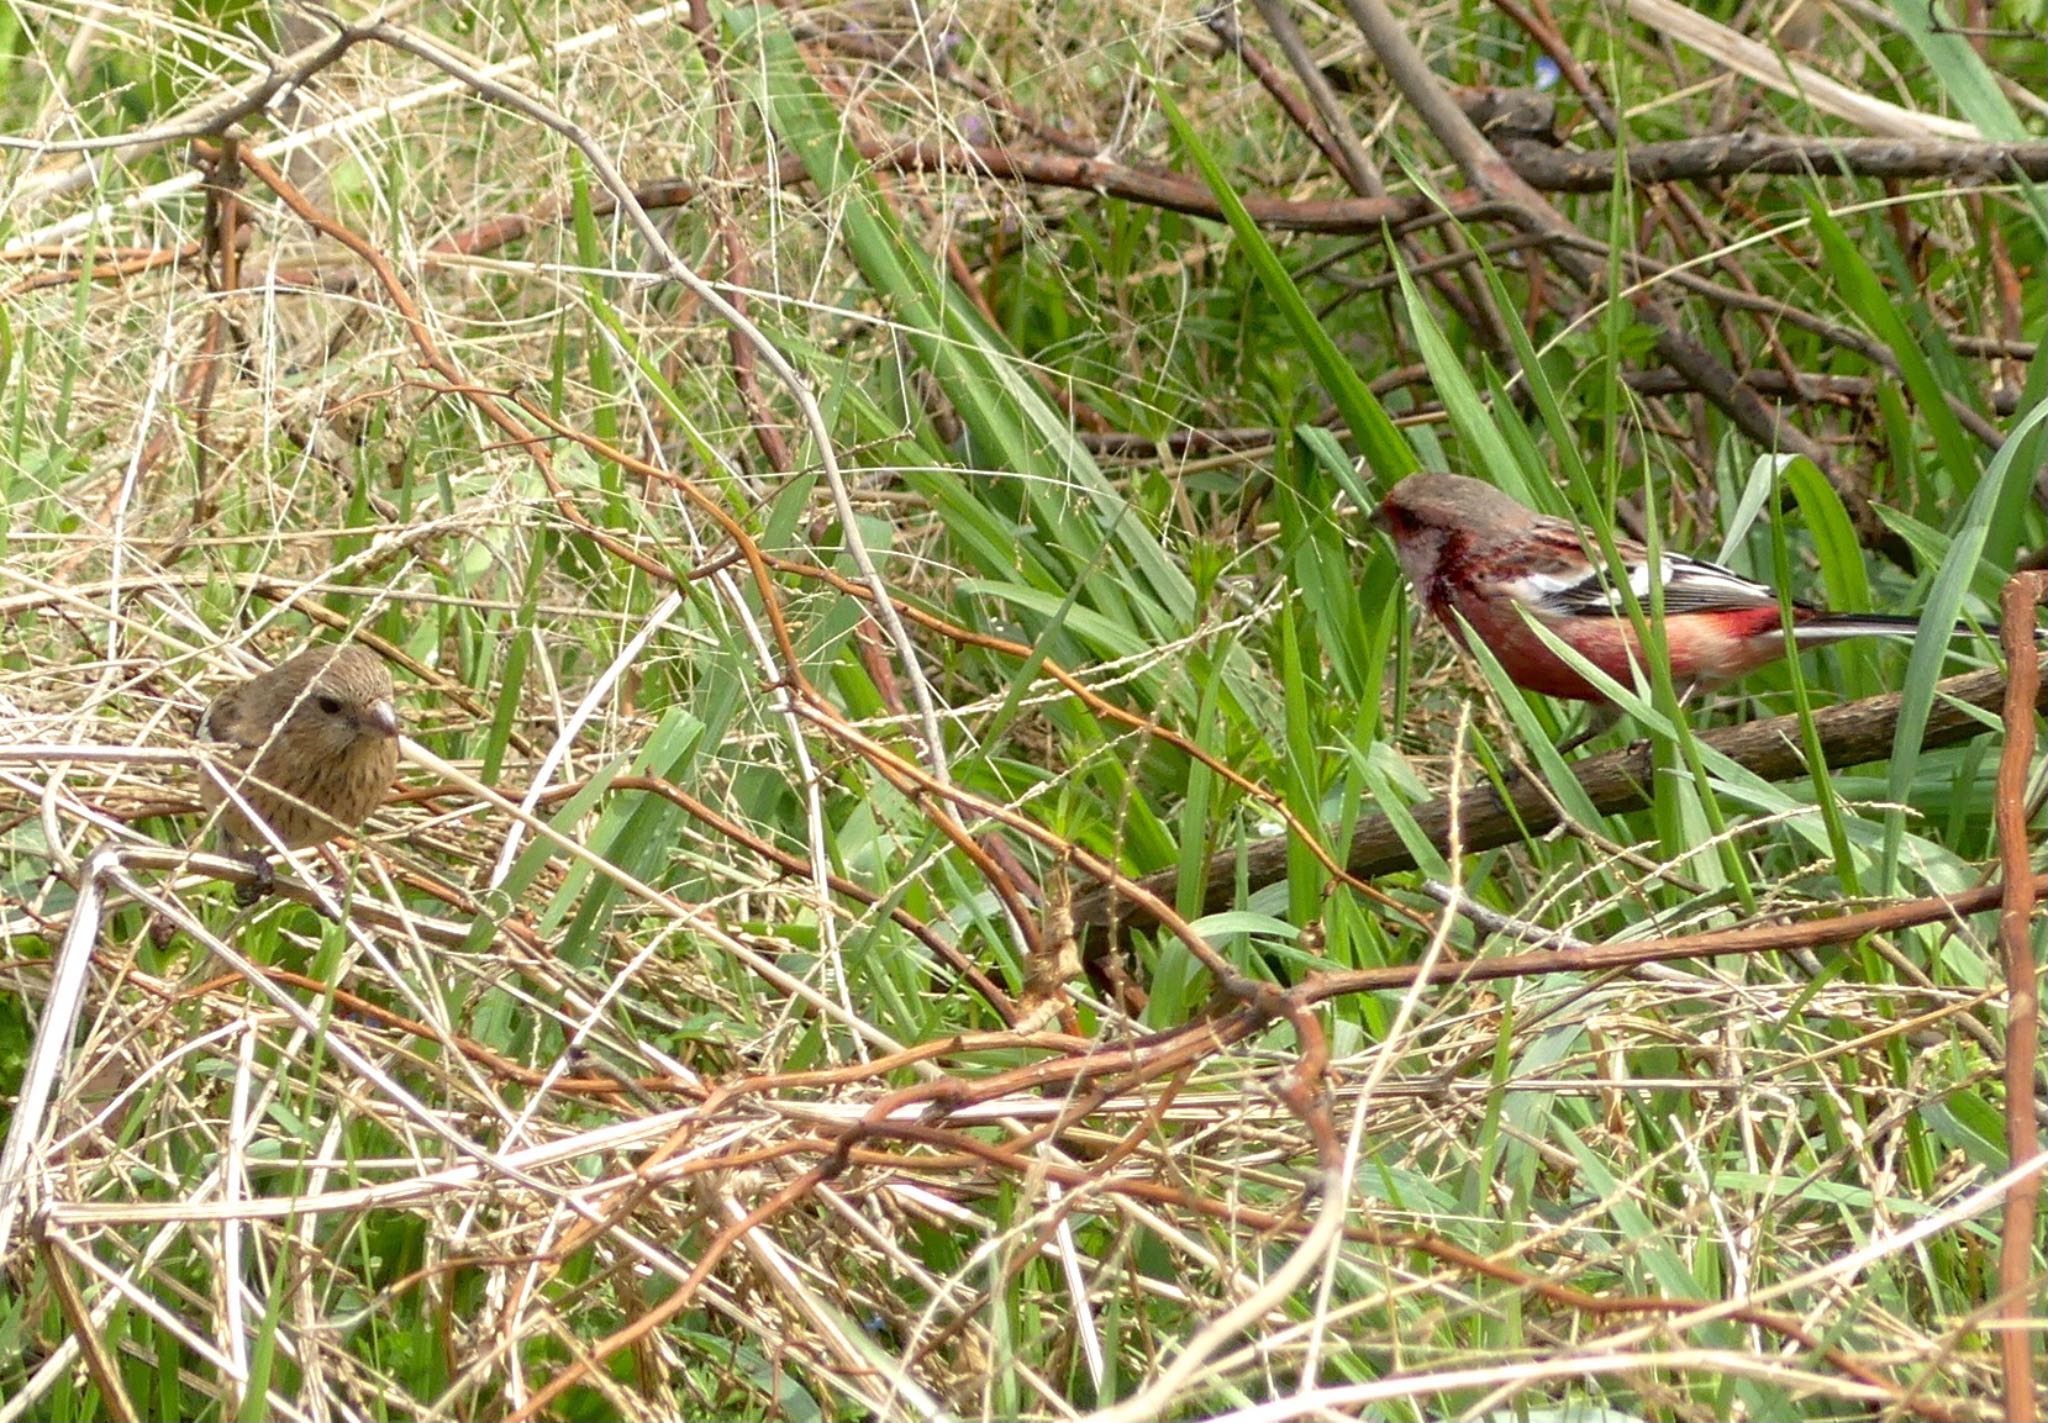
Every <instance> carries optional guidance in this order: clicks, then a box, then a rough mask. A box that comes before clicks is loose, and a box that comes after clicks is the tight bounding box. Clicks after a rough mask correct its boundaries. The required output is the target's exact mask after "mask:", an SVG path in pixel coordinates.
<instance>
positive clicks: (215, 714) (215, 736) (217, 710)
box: [195, 683, 262, 750]
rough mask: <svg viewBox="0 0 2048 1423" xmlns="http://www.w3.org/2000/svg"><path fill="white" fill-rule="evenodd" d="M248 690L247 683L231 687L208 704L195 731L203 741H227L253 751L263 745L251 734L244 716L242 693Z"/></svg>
mask: <svg viewBox="0 0 2048 1423" xmlns="http://www.w3.org/2000/svg"><path fill="white" fill-rule="evenodd" d="M247 689H248V684H247V683H244V684H243V685H242V686H239V687H230V688H228V689H227V690H226V691H225V692H222V693H221V694H220V695H219V696H217V697H215V698H214V699H213V700H212V701H210V702H208V703H207V704H206V710H205V711H203V712H201V713H200V714H199V725H198V727H197V729H196V731H195V734H196V735H197V736H198V738H199V739H200V740H201V741H226V742H231V743H232V744H234V745H236V746H244V747H248V748H250V749H252V750H253V749H254V748H255V747H257V746H259V745H261V744H262V738H260V737H255V736H251V735H250V734H249V733H250V727H249V724H248V721H249V719H248V718H247V717H246V716H244V715H243V714H242V693H243V692H244V691H246V690H247Z"/></svg>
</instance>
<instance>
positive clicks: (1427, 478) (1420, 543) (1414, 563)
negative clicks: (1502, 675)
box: [1373, 474, 1535, 596]
mask: <svg viewBox="0 0 2048 1423" xmlns="http://www.w3.org/2000/svg"><path fill="white" fill-rule="evenodd" d="M1534 517H1535V515H1534V514H1532V513H1531V512H1530V511H1529V510H1528V509H1526V508H1524V507H1523V506H1522V505H1520V504H1517V503H1516V502H1515V501H1514V500H1513V499H1510V498H1509V497H1508V496H1507V495H1505V494H1503V493H1501V492H1500V491H1499V490H1498V489H1495V488H1494V487H1493V486H1492V485H1490V484H1485V483H1482V482H1481V481H1479V480H1476V479H1467V478H1466V477H1465V476H1463V475H1461V474H1411V475H1409V476H1408V477H1407V478H1406V479H1404V480H1402V481H1401V482H1400V483H1399V484H1396V485H1395V486H1394V487H1393V488H1392V489H1390V490H1388V491H1387V497H1386V498H1384V499H1382V500H1381V501H1380V507H1379V508H1378V510H1376V511H1375V512H1374V514H1373V522H1374V523H1376V524H1378V525H1379V526H1380V527H1381V528H1383V529H1385V530H1386V531H1387V533H1388V535H1389V536H1390V537H1392V539H1393V541H1394V552H1395V553H1396V554H1397V555H1398V556H1399V557H1400V560H1401V571H1402V572H1403V573H1405V574H1407V575H1408V581H1409V582H1410V583H1413V584H1414V585H1415V587H1416V589H1417V591H1419V592H1422V593H1424V594H1425V596H1426V595H1427V594H1428V592H1429V590H1430V583H1431V580H1432V579H1433V577H1434V576H1435V572H1436V568H1437V564H1438V562H1439V561H1440V560H1441V559H1442V557H1443V554H1444V550H1445V549H1446V548H1447V547H1448V546H1449V545H1450V543H1451V541H1452V540H1453V539H1454V538H1456V539H1462V540H1466V541H1473V540H1481V541H1483V540H1488V539H1491V538H1495V537H1513V536H1515V535H1518V534H1520V533H1521V532H1522V531H1524V530H1525V529H1526V528H1527V527H1528V524H1529V521H1530V520H1531V519H1533V518H1534Z"/></svg>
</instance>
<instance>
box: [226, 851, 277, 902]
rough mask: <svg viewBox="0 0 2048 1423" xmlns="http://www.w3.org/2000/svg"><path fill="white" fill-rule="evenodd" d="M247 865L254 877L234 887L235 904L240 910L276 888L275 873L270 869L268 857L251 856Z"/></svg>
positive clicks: (260, 855) (261, 855)
mask: <svg viewBox="0 0 2048 1423" xmlns="http://www.w3.org/2000/svg"><path fill="white" fill-rule="evenodd" d="M248 863H249V868H250V869H251V870H252V871H254V872H255V875H256V877H255V878H254V879H252V880H248V881H246V882H244V883H242V884H238V885H236V886H235V904H236V906H237V907H239V908H242V909H247V908H248V907H249V906H250V905H252V904H254V903H256V901H258V900H259V899H262V898H263V897H264V896H265V895H267V894H269V893H270V891H271V890H273V889H275V888H276V887H277V871H276V870H274V869H272V868H271V865H270V857H269V856H268V855H263V854H252V855H250V856H249V861H248Z"/></svg>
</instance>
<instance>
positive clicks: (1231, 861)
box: [1074, 672, 2048, 931]
mask: <svg viewBox="0 0 2048 1423" xmlns="http://www.w3.org/2000/svg"><path fill="white" fill-rule="evenodd" d="M1940 693H1941V695H1940V696H1938V697H1937V698H1936V700H1935V703H1934V708H1933V710H1932V711H1931V712H1929V713H1928V717H1927V733H1926V736H1925V738H1924V739H1923V740H1922V742H1921V745H1922V746H1923V747H1924V748H1927V749H1933V748H1935V747H1941V746H1952V745H1954V744H1955V743H1957V742H1959V741H1967V740H1968V739H1969V738H1970V737H1972V736H1975V735H1977V734H1978V733H1979V732H1981V731H1982V730H1984V723H1983V722H1982V721H1981V720H1980V719H1979V718H1978V717H1976V716H1974V715H1972V714H1971V709H1973V708H1975V709H1982V710H1994V709H1996V708H1997V707H1998V706H1999V704H2000V700H2001V698H2002V697H2003V696H2004V695H2005V674H2004V673H2002V672H1973V673H1971V674H1970V675H1968V676H1966V677H1954V678H1951V679H1949V680H1948V681H1946V682H1944V683H1942V684H1941V687H1940ZM1900 700H1901V697H1900V695H1899V694H1898V693H1891V694H1888V695H1885V696H1881V697H1868V698H1865V699H1864V700H1863V701H1860V702H1847V703H1844V704H1843V705H1841V706H1836V707H1828V708H1826V709H1824V710H1822V711H1818V712H1815V713H1814V717H1813V720H1814V725H1815V730H1816V731H1817V732H1818V733H1819V737H1820V747H1821V754H1822V755H1823V756H1824V757H1825V758H1826V759H1827V763H1828V765H1829V766H1830V767H1831V768H1832V767H1842V766H1857V765H1862V764H1864V763H1865V762H1869V761H1876V760H1881V759H1883V758H1884V757H1886V756H1888V755H1889V754H1890V753H1891V744H1892V729H1893V727H1894V726H1895V725H1896V724H1897V722H1898V717H1899V703H1900ZM2035 700H2036V703H2037V704H2042V703H2044V702H2048V697H2044V696H2038V695H2037V697H2036V698H2035ZM1699 740H1700V743H1701V744H1702V745H1703V746H1708V747H1711V748H1713V749H1714V750H1716V751H1719V752H1721V753H1723V754H1724V755H1726V756H1727V757H1728V758H1729V759H1731V760H1734V761H1738V762H1740V763H1741V764H1742V765H1744V766H1747V767H1748V768H1749V769H1750V770H1751V771H1753V772H1755V773H1756V774H1757V775H1758V776H1760V777H1762V778H1763V779H1764V780H1767V781H1783V780H1790V779H1792V778H1793V777H1796V776H1803V775H1805V774H1807V765H1806V758H1805V756H1804V754H1803V753H1802V752H1801V751H1800V749H1799V718H1798V717H1797V716H1779V717H1772V718H1770V719H1768V720H1766V721H1753V722H1749V723H1747V724H1746V725H1743V726H1727V727H1719V728H1716V729H1715V730H1712V731H1708V732H1703V733H1701V734H1700V737H1699ZM1577 774H1578V780H1579V785H1580V786H1581V788H1583V789H1584V791H1585V793H1586V796H1587V798H1588V799H1589V800H1591V801H1592V803H1593V806H1594V808H1595V809H1596V810H1599V811H1600V812H1602V813H1603V814H1613V813H1616V812H1619V811H1626V810H1636V809H1639V808H1641V807H1642V806H1644V805H1646V804H1648V800H1649V797H1648V792H1647V790H1646V787H1648V786H1649V784H1650V782H1651V776H1652V772H1651V762H1650V748H1649V746H1648V745H1647V744H1639V745H1636V746H1630V747H1626V748H1624V749H1622V750H1619V751H1609V752H1607V753H1606V754H1604V755H1600V756H1593V757H1589V758H1587V759H1586V760H1584V761H1581V762H1580V763H1579V764H1578V767H1577ZM1509 793H1510V800H1503V799H1502V798H1501V795H1500V792H1499V791H1497V790H1495V789H1494V788H1493V787H1492V786H1485V787H1481V788H1479V789H1477V790H1472V791H1467V792H1466V793H1465V794H1464V795H1462V796H1460V797H1459V798H1458V800H1457V802H1456V803H1455V804H1453V803H1451V802H1448V801H1443V800H1437V801H1432V802H1430V803H1429V804H1427V805H1423V806H1420V807H1418V808H1417V809H1416V810H1415V811H1414V812H1413V815H1412V819H1413V820H1414V821H1415V823H1416V825H1417V826H1419V827H1420V828H1421V830H1422V833H1423V835H1424V836H1425V837H1426V838H1427V839H1428V840H1429V842H1430V843H1431V844H1432V845H1434V846H1436V847H1437V848H1438V849H1439V850H1443V851H1445V852H1447V853H1448V851H1449V848H1450V838H1451V837H1450V831H1451V826H1452V825H1453V824H1455V825H1456V826H1457V827H1458V848H1459V849H1460V850H1462V851H1463V852H1464V853H1466V854H1475V853H1477V852H1479V851H1481V850H1492V849H1496V848H1498V847H1500V846H1502V845H1511V844H1514V843H1515V842H1516V841H1518V840H1520V839H1521V838H1522V837H1523V836H1524V835H1525V834H1528V835H1539V834H1541V833H1542V832H1544V831H1545V830H1548V829H1550V828H1551V827H1552V826H1553V825H1556V824H1557V823H1558V820H1559V816H1558V812H1557V809H1556V807H1555V805H1554V804H1553V803H1552V800H1551V797H1550V794H1549V792H1548V791H1546V790H1545V789H1544V788H1543V787H1542V786H1540V785H1538V784H1537V783H1536V782H1535V781H1534V780H1532V779H1530V778H1528V777H1523V778H1520V779H1518V780H1516V781H1514V782H1512V783H1511V784H1510V786H1509ZM1240 863H1242V865H1243V868H1244V873H1245V876H1246V887H1247V888H1248V889H1254V890H1255V889H1259V888H1260V887H1262V886H1264V885H1269V884H1274V883H1276V882H1278V881H1279V880H1281V879H1284V878H1285V877H1286V874H1287V837H1285V836H1279V837H1275V838H1274V839H1270V840H1265V841H1261V842H1260V843H1259V844H1257V845H1254V846H1253V847H1252V848H1251V850H1250V851H1249V852H1248V853H1247V854H1245V855H1243V856H1242V858H1240V855H1239V852H1238V851H1237V850H1235V849H1232V850H1226V851H1224V852H1222V853H1220V854H1217V855H1214V856H1212V857H1210V860H1209V863H1208V865H1207V866H1206V867H1205V869H1204V870H1203V876H1202V879H1203V883H1202V912H1203V913H1213V912H1215V911H1217V910H1220V909H1227V908H1229V907H1230V905H1231V904H1232V903H1233V902H1234V901H1235V899H1236V896H1237V887H1238V872H1239V866H1240ZM1344 864H1345V868H1346V869H1348V870H1350V871H1351V873H1353V874H1355V875H1358V876H1360V877H1370V876H1374V875H1384V874H1392V873H1394V872H1396V871H1399V870H1406V869H1412V868H1414V865H1415V861H1414V858H1413V857H1412V856H1411V855H1410V854H1409V853H1408V850H1407V847H1406V845H1405V844H1404V843H1403V842H1402V840H1401V837H1400V835H1399V834H1397V833H1396V832H1395V830H1394V826H1393V823H1392V822H1391V821H1390V820H1388V819H1387V817H1385V816H1384V815H1374V816H1368V817H1366V818H1365V819H1364V820H1361V821H1360V822H1359V823H1358V826H1357V828H1356V829H1355V830H1354V831H1353V832H1352V836H1351V845H1350V848H1349V850H1348V851H1347V852H1346V854H1345V857H1344ZM1139 883H1140V884H1142V885H1144V887H1145V888H1146V889H1147V890H1149V891H1150V892H1151V893H1152V894H1154V895H1156V896H1158V897H1159V898H1160V899H1162V900H1165V901H1166V902H1168V903H1172V902H1173V901H1174V899H1175V896H1176V894H1177V892H1178V889H1179V872H1178V871H1176V870H1162V871H1160V872H1159V873H1157V874H1152V875H1147V876H1145V878H1143V879H1142V880H1140V881H1139ZM1112 914H1115V915H1116V916H1117V918H1118V919H1119V920H1120V921H1122V922H1126V923H1128V922H1134V921H1137V920H1138V918H1139V916H1137V915H1135V914H1133V913H1132V912H1131V910H1130V909H1129V908H1128V907H1117V906H1116V905H1115V903H1114V901H1113V899H1112V897H1111V896H1110V895H1108V894H1106V893H1104V892H1102V891H1100V890H1096V891H1092V892H1090V893H1089V894H1087V895H1084V896H1082V897H1081V898H1079V899H1077V900H1076V901H1075V902H1074V924H1075V925H1076V927H1077V929H1079V930H1083V931H1099V930H1100V929H1102V928H1103V927H1104V926H1105V925H1106V924H1108V923H1109V921H1110V917H1111V915H1112Z"/></svg>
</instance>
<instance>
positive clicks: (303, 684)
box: [199, 646, 398, 859]
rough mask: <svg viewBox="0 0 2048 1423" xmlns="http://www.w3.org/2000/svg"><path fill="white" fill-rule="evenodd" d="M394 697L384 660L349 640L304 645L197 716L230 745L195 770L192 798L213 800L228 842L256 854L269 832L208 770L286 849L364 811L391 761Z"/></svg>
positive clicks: (330, 833) (379, 794) (341, 827)
mask: <svg viewBox="0 0 2048 1423" xmlns="http://www.w3.org/2000/svg"><path fill="white" fill-rule="evenodd" d="M393 697H394V689H393V687H392V685H391V672H390V670H389V669H388V668H386V667H385V665H384V663H383V662H382V661H381V660H379V659H378V657H377V656H376V655H375V654H374V653H372V652H370V651H368V650H367V649H365V648H361V647H355V646H348V647H316V648H314V649H313V650H312V651H310V652H302V653H300V654H299V655H298V656H297V657H294V658H292V659H291V660H290V661H289V662H286V663H283V664H282V665H280V666H278V667H274V668H272V669H271V670H270V671H268V672H265V673H264V674H263V675H262V676H260V677H252V678H250V679H249V680H248V681H246V682H244V683H242V684H241V685H240V686H237V687H230V688H229V689H228V690H227V691H225V692H222V693H221V694H220V695H219V696H217V697H215V698H214V699H213V702H212V704H211V705H210V706H208V707H207V709H206V713H205V715H203V716H201V717H200V718H199V737H200V739H201V740H204V741H217V742H223V743H225V744H226V746H227V748H228V749H227V750H226V752H225V753H224V754H221V755H219V757H218V760H219V762H220V763H221V764H219V765H218V766H217V767H216V768H215V769H214V770H211V771H209V770H206V769H202V770H201V772H200V776H199V798H200V800H201V801H202V802H204V804H205V806H206V808H207V810H208V811H213V810H215V809H216V808H217V809H218V811H219V824H220V827H221V829H222V831H223V832H224V833H225V834H226V835H227V837H228V839H229V841H230V842H231V846H232V845H233V844H240V845H245V846H248V847H250V848H251V849H252V850H254V851H255V853H256V855H257V857H258V858H259V859H260V858H261V857H262V854H263V851H264V849H265V848H266V847H267V846H269V845H270V843H271V840H270V837H269V836H266V835H264V834H263V833H262V832H261V831H260V830H258V829H257V828H256V827H255V826H253V825H251V824H250V823H249V819H248V817H247V816H246V815H244V814H243V813H242V811H241V810H240V809H239V808H238V807H237V806H236V805H235V804H234V803H233V801H231V800H230V799H229V798H228V795H227V792H226V791H225V790H223V789H222V787H221V785H220V782H219V781H218V780H217V779H216V776H223V777H225V778H226V779H227V780H228V782H229V784H231V785H233V786H234V788H235V791H236V793H237V794H239V795H240V796H241V797H242V799H243V800H245V801H247V802H248V803H249V805H250V806H251V807H252V808H253V809H254V810H255V811H256V813H257V814H258V815H260V816H261V817H262V818H263V819H264V821H265V822H266V823H267V824H268V825H269V827H270V828H271V829H272V830H273V831H275V832H276V836H277V839H278V840H280V841H282V842H283V843H284V844H285V845H286V846H287V847H288V848H290V849H294V850H296V849H299V848H300V847H302V846H306V845H317V844H319V843H320V842H321V841H323V840H329V839H332V838H333V837H334V836H336V835H338V834H341V833H342V832H343V831H349V830H354V829H355V828H356V827H358V826H360V825H361V824H362V823H363V821H365V820H366V819H368V818H369V815H370V812H371V811H373V810H375V809H376V808H377V806H378V804H379V803H380V802H381V801H382V800H383V799H384V792H385V791H386V790H387V789H389V787H390V785H391V778H392V776H393V775H395V774H396V773H397V771H398V710H397V707H396V705H395V704H394V701H393ZM237 770H239V772H240V774H239V775H237V774H236V771H237Z"/></svg>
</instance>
